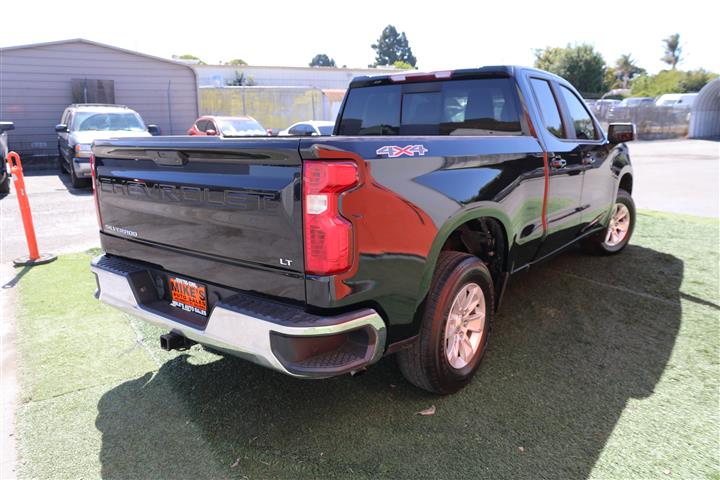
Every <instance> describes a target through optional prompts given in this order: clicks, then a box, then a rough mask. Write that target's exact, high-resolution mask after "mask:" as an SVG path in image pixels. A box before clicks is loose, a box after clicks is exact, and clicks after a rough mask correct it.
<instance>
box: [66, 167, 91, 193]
mask: <svg viewBox="0 0 720 480" xmlns="http://www.w3.org/2000/svg"><path fill="white" fill-rule="evenodd" d="M70 184H71V185H72V186H73V188H84V187H87V186H88V185H90V182H89V181H88V180H87V179H85V178H79V177H78V176H77V175H75V165H74V164H73V163H72V162H70Z"/></svg>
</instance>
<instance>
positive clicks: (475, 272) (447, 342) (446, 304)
mask: <svg viewBox="0 0 720 480" xmlns="http://www.w3.org/2000/svg"><path fill="white" fill-rule="evenodd" d="M494 303H495V291H494V289H493V283H492V277H491V275H490V272H489V271H488V269H487V267H486V266H485V264H484V263H483V262H482V261H481V260H480V259H479V258H477V257H475V256H473V255H469V254H467V253H461V252H443V253H441V254H440V258H439V260H438V264H437V268H436V271H435V275H434V277H433V282H432V286H431V290H430V292H429V294H428V298H427V301H426V305H425V308H424V310H423V316H422V324H421V326H420V334H419V335H418V337H417V339H416V340H415V342H414V343H413V344H412V345H411V346H410V347H409V348H407V349H405V350H402V351H400V352H398V364H399V366H400V370H401V371H402V373H403V375H404V376H405V378H406V379H407V380H408V381H409V382H410V383H412V384H413V385H415V386H417V387H420V388H422V389H424V390H427V391H429V392H433V393H439V394H448V393H453V392H456V391H457V390H459V389H461V388H462V387H464V386H465V385H467V384H468V383H469V382H470V380H471V379H472V377H473V375H474V374H475V371H476V370H477V369H478V366H479V365H480V361H481V360H482V357H483V354H484V353H485V348H486V347H487V341H488V334H489V333H490V322H491V321H492V316H493V311H494Z"/></svg>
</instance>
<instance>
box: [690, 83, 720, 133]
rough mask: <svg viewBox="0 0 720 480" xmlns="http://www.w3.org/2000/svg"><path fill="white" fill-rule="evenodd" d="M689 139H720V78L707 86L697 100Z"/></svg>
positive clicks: (693, 110)
mask: <svg viewBox="0 0 720 480" xmlns="http://www.w3.org/2000/svg"><path fill="white" fill-rule="evenodd" d="M688 137H690V138H718V137H720V78H716V79H715V80H713V81H712V82H710V83H708V84H707V85H705V86H704V87H703V89H702V90H700V94H699V95H698V96H697V97H696V98H695V102H694V103H693V108H692V115H691V116H690V131H689V133H688Z"/></svg>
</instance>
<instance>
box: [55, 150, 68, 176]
mask: <svg viewBox="0 0 720 480" xmlns="http://www.w3.org/2000/svg"><path fill="white" fill-rule="evenodd" d="M57 167H58V171H59V172H60V173H61V174H63V173H68V171H67V168H65V160H64V159H63V154H62V151H61V150H60V147H58V160H57Z"/></svg>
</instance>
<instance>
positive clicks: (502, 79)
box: [91, 66, 635, 394]
mask: <svg viewBox="0 0 720 480" xmlns="http://www.w3.org/2000/svg"><path fill="white" fill-rule="evenodd" d="M633 138H634V127H633V125H632V124H611V125H610V126H609V127H608V130H607V132H605V131H604V130H603V129H602V128H601V127H600V125H599V124H598V122H597V120H596V119H595V118H594V117H593V115H592V114H591V113H590V112H589V111H588V109H587V108H586V107H585V104H584V102H583V100H582V98H581V96H580V95H579V93H578V92H577V91H576V90H575V89H574V88H573V87H572V85H570V84H569V83H568V82H567V81H565V80H563V79H562V78H559V77H557V76H555V75H552V74H549V73H547V72H543V71H540V70H534V69H528V68H522V67H511V66H499V67H482V68H476V69H467V70H454V71H445V72H435V73H427V74H425V73H412V74H404V73H403V74H398V75H391V76H377V77H359V78H355V79H354V80H353V81H352V82H351V84H350V86H349V88H348V91H347V93H346V96H345V99H344V101H343V105H342V108H341V111H340V114H339V116H338V119H337V122H336V125H335V130H334V132H333V135H332V136H328V137H315V138H310V137H307V138H245V139H241V138H213V137H153V138H123V139H116V140H99V141H96V142H95V143H94V146H93V154H94V156H93V166H92V169H91V170H92V174H93V186H94V191H95V201H96V207H97V217H98V222H99V225H100V237H101V242H102V248H103V250H104V254H103V255H101V256H99V257H97V258H95V259H94V260H93V262H92V271H93V272H94V274H95V275H96V277H97V284H98V290H97V293H96V296H97V297H98V298H99V299H100V300H101V301H103V302H105V303H107V304H109V305H112V306H114V307H117V308H119V309H121V310H123V311H125V312H128V313H130V314H132V315H135V316H137V317H140V318H142V319H144V320H146V321H148V322H151V323H154V324H156V325H159V326H161V327H162V328H164V329H165V330H166V331H167V332H168V333H166V334H164V335H162V336H161V337H160V342H161V345H162V347H163V348H165V349H183V348H187V347H188V346H190V345H192V344H194V343H199V344H202V345H204V346H207V347H209V348H211V349H213V350H216V351H221V352H223V353H228V354H233V355H237V356H240V357H243V358H246V359H248V360H250V361H253V362H255V363H258V364H260V365H263V366H266V367H269V368H272V369H274V370H277V371H280V372H283V373H285V374H289V375H292V376H296V377H302V378H324V377H331V376H334V375H340V374H344V373H354V372H359V371H362V370H364V369H366V368H367V367H368V366H370V365H371V364H373V363H375V362H377V361H378V360H380V359H381V358H382V357H384V356H389V355H391V354H395V355H396V356H397V359H398V363H399V366H400V369H401V371H402V372H403V374H404V375H405V377H406V378H407V379H408V380H409V381H410V382H411V383H413V384H414V385H416V386H418V387H420V388H423V389H425V390H428V391H431V392H435V393H440V394H447V393H451V392H454V391H457V390H458V389H460V388H462V387H463V386H464V385H466V384H467V383H468V382H469V381H470V380H471V378H472V376H473V374H474V373H475V371H476V370H477V368H478V365H479V363H480V361H481V359H482V356H483V353H484V351H485V349H486V346H487V342H488V335H489V333H490V324H491V322H492V320H493V315H494V312H495V311H496V308H497V307H498V305H499V303H500V299H501V298H502V295H503V291H504V290H505V286H506V284H507V281H508V278H509V276H510V275H511V274H513V273H515V272H519V271H521V270H524V269H527V268H529V267H530V266H531V265H532V264H534V263H536V262H538V261H540V260H542V259H545V258H547V257H549V256H551V255H553V254H555V253H557V252H560V251H561V250H563V249H565V248H567V247H568V246H570V245H573V244H575V243H580V244H582V246H583V247H584V248H585V249H586V250H588V251H589V252H595V253H599V254H614V253H618V252H620V251H621V250H622V249H623V248H624V247H625V246H626V245H627V243H628V241H629V239H630V236H631V235H632V232H633V227H634V225H635V208H634V204H633V200H632V197H631V193H632V187H633V173H632V168H631V165H630V159H629V156H628V149H627V147H626V145H625V143H624V142H627V141H630V140H633ZM507 301H512V299H508V300H507Z"/></svg>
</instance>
